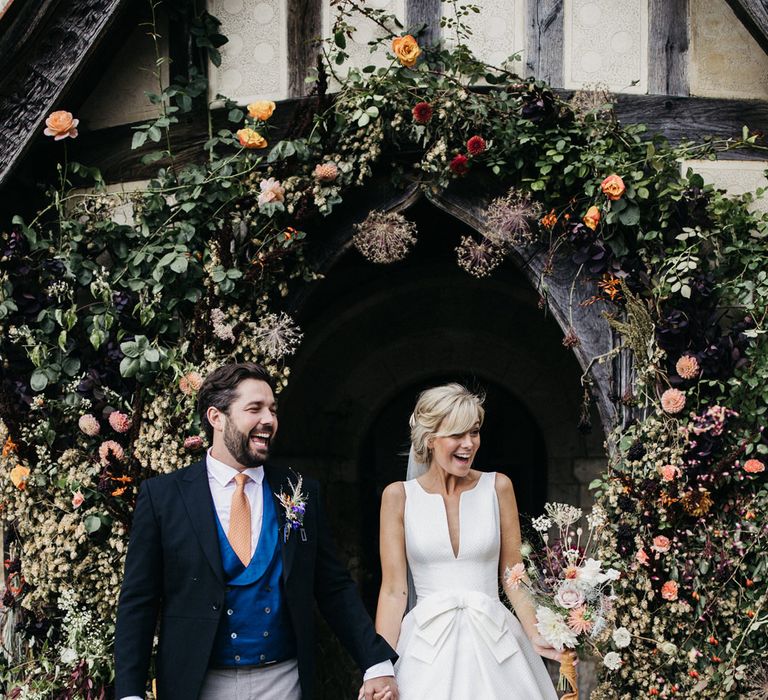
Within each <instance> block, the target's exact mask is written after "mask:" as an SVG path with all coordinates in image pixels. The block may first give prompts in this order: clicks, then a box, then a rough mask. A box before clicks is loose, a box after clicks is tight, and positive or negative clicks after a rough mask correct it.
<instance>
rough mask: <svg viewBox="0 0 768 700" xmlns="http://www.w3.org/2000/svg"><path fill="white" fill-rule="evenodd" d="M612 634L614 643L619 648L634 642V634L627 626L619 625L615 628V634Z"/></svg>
mask: <svg viewBox="0 0 768 700" xmlns="http://www.w3.org/2000/svg"><path fill="white" fill-rule="evenodd" d="M611 636H612V637H613V643H614V644H615V645H616V646H617V647H619V649H624V648H626V647H628V646H629V645H630V643H631V642H632V635H631V634H630V633H629V630H628V629H627V628H626V627H617V628H616V629H615V630H613V635H611Z"/></svg>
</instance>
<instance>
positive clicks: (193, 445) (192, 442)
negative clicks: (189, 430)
mask: <svg viewBox="0 0 768 700" xmlns="http://www.w3.org/2000/svg"><path fill="white" fill-rule="evenodd" d="M202 448H203V438H201V437H200V436H199V435H191V436H190V437H188V438H186V439H185V440H184V449H185V450H189V451H190V452H197V450H200V449H202Z"/></svg>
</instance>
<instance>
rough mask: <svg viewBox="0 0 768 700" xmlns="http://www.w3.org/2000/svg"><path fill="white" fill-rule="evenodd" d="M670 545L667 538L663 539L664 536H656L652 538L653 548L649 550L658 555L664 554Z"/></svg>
mask: <svg viewBox="0 0 768 700" xmlns="http://www.w3.org/2000/svg"><path fill="white" fill-rule="evenodd" d="M671 544H672V543H671V542H670V541H669V537H664V535H658V536H656V537H654V538H653V546H652V547H651V549H653V550H654V551H656V552H658V553H659V554H664V553H665V552H668V551H669V547H670V545H671Z"/></svg>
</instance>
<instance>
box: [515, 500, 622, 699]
mask: <svg viewBox="0 0 768 700" xmlns="http://www.w3.org/2000/svg"><path fill="white" fill-rule="evenodd" d="M544 510H545V513H546V514H545V515H542V516H541V517H539V518H534V519H533V528H534V529H535V530H536V531H537V532H539V533H540V535H541V542H542V546H541V547H539V548H534V547H532V546H531V545H530V544H528V543H525V544H524V545H523V547H522V548H521V549H522V554H523V559H524V561H525V563H520V564H516V565H515V566H513V567H511V568H510V567H507V569H506V572H505V578H506V583H507V586H508V587H509V588H510V589H512V590H515V589H517V588H520V587H523V588H525V589H527V590H528V591H529V592H530V593H531V595H532V596H533V599H534V601H535V603H536V622H537V624H536V627H537V628H538V630H539V633H540V634H541V636H542V637H544V639H546V640H547V642H549V643H550V644H551V645H552V646H553V647H554V648H555V649H557V650H559V651H564V650H569V651H571V652H577V651H578V650H580V649H582V648H584V647H587V646H590V647H591V648H592V649H594V648H595V643H594V642H595V640H596V639H597V638H598V637H601V636H602V635H604V634H607V632H608V629H609V627H610V624H611V617H612V616H611V610H612V600H613V598H614V595H613V590H612V586H611V584H612V582H613V581H615V580H616V579H618V578H619V575H620V574H619V572H618V571H617V570H616V569H610V568H609V569H607V570H606V569H604V568H603V565H602V562H601V561H600V560H597V559H594V558H593V557H592V556H590V554H591V553H592V552H594V550H595V549H596V547H597V542H598V536H599V533H600V530H601V529H602V527H603V525H604V524H605V521H606V515H605V512H604V511H603V510H602V509H601V508H600V507H599V506H596V507H595V508H594V509H593V511H592V513H591V514H589V515H587V516H586V522H587V528H586V530H585V529H584V528H582V527H580V526H578V523H579V521H580V520H581V517H582V511H581V509H580V508H576V507H574V506H570V505H567V504H565V503H547V504H546V505H545V506H544ZM551 530H556V532H557V535H556V536H555V537H554V538H550V531H551ZM614 636H615V631H614ZM611 653H614V654H615V652H611ZM616 656H618V655H617V654H616ZM574 658H575V654H574V653H570V654H565V655H564V656H563V661H562V662H561V664H560V683H559V684H558V689H560V690H568V689H569V686H570V690H569V692H568V693H567V694H566V695H564V696H563V698H568V699H569V700H577V698H578V691H577V689H576V671H575V668H574V665H573V661H574ZM603 661H604V663H605V664H606V665H607V666H609V664H610V663H615V662H616V660H614V659H612V658H611V659H608V658H606V659H604V660H603ZM618 663H619V664H620V659H618ZM609 667H610V666H609Z"/></svg>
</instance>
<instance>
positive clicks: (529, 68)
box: [525, 0, 564, 87]
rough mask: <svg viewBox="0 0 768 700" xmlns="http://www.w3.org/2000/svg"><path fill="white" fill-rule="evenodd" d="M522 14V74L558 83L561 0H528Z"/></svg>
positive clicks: (562, 32) (562, 26)
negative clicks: (524, 14) (525, 37)
mask: <svg viewBox="0 0 768 700" xmlns="http://www.w3.org/2000/svg"><path fill="white" fill-rule="evenodd" d="M526 17H527V19H526V36H527V42H526V47H525V73H526V76H529V75H532V76H534V77H535V78H536V79H537V80H543V81H545V82H547V83H549V84H550V85H554V86H555V87H560V86H562V84H563V35H564V17H563V0H528V6H527V14H526Z"/></svg>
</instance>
